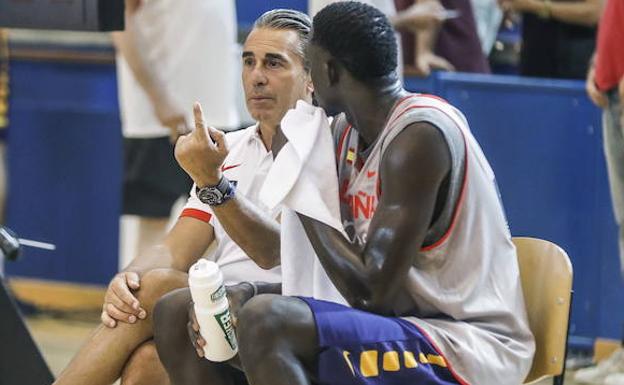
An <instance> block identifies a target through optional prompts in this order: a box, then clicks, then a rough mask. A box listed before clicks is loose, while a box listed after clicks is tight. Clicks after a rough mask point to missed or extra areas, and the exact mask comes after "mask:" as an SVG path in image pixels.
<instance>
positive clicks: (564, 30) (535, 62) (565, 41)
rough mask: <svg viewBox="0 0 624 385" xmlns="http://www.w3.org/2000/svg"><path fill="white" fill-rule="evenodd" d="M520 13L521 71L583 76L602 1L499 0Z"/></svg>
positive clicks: (548, 76)
mask: <svg viewBox="0 0 624 385" xmlns="http://www.w3.org/2000/svg"><path fill="white" fill-rule="evenodd" d="M500 3H501V7H502V8H503V9H504V10H506V11H515V12H519V13H522V50H521V52H520V74H521V75H523V76H535V77H547V78H564V79H584V78H585V75H587V67H588V65H589V59H590V58H591V55H592V52H593V51H594V47H595V42H596V24H597V23H598V19H599V18H600V14H601V12H602V8H603V3H604V0H579V1H575V0H562V1H558V0H554V1H551V0H500Z"/></svg>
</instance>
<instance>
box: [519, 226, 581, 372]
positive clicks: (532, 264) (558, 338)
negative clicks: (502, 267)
mask: <svg viewBox="0 0 624 385" xmlns="http://www.w3.org/2000/svg"><path fill="white" fill-rule="evenodd" d="M513 242H514V244H515V245H516V249H517V251H518V265H519V267H520V278H521V280H522V291H523V292H524V301H525V304H526V309H527V314H528V316H529V326H530V328H531V331H532V332H533V335H534V336H535V347H536V349H535V357H534V358H533V366H532V367H531V371H530V372H529V375H528V376H527V378H526V380H525V383H529V382H533V381H535V380H537V379H540V378H544V377H553V376H558V375H560V374H562V372H563V370H564V361H565V353H566V343H567V334H568V322H569V316H570V302H571V300H572V264H571V263H570V259H569V258H568V255H567V254H566V252H565V251H563V249H561V248H560V247H559V246H557V245H555V244H554V243H552V242H548V241H544V240H541V239H535V238H513Z"/></svg>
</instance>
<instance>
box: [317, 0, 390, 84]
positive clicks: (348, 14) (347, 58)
mask: <svg viewBox="0 0 624 385" xmlns="http://www.w3.org/2000/svg"><path fill="white" fill-rule="evenodd" d="M312 30H313V34H312V42H313V43H314V44H317V45H319V46H321V47H323V48H325V49H326V50H327V51H329V53H330V54H331V55H332V56H333V57H334V58H336V59H337V60H338V61H339V62H340V63H342V65H344V66H345V68H346V69H347V70H348V71H349V72H351V74H352V75H353V76H354V77H356V78H358V79H360V80H366V79H372V78H379V77H382V76H385V75H389V74H390V73H391V72H393V71H396V69H397V61H398V58H397V52H398V48H397V41H396V37H395V31H394V29H393V28H392V25H391V24H390V21H389V20H388V18H387V17H386V16H385V15H384V14H383V13H382V12H381V11H380V10H378V9H377V8H375V7H372V6H370V5H367V4H364V3H360V2H356V1H340V2H337V3H333V4H330V5H328V6H327V7H325V8H323V9H322V10H321V11H320V12H319V13H317V14H316V16H315V17H314V21H313V27H312Z"/></svg>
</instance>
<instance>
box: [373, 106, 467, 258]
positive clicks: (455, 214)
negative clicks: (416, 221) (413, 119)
mask: <svg viewBox="0 0 624 385" xmlns="http://www.w3.org/2000/svg"><path fill="white" fill-rule="evenodd" d="M434 99H437V98H435V97H434ZM416 108H432V109H434V110H437V111H439V112H441V113H443V114H444V115H446V116H448V118H449V119H451V121H452V122H453V123H455V126H457V129H458V130H459V132H460V133H461V135H462V138H463V139H464V178H463V181H462V187H461V192H460V194H459V200H458V201H457V206H456V207H455V210H454V212H453V219H452V220H451V225H450V226H449V228H448V229H447V230H446V232H445V233H444V235H443V236H442V237H441V238H440V239H438V240H437V241H436V242H435V243H433V244H431V245H429V246H426V247H422V248H421V250H422V251H430V250H433V249H435V248H436V247H438V246H440V245H441V244H442V243H444V241H446V239H447V238H448V237H449V236H450V235H451V232H452V231H453V229H454V228H455V224H456V223H457V218H458V217H459V212H460V210H461V208H462V207H463V203H464V197H465V195H466V185H467V184H468V144H467V141H466V136H465V135H464V130H462V128H461V126H460V125H459V124H457V122H456V121H455V119H453V117H452V116H450V115H449V114H447V113H446V112H445V111H443V110H441V109H440V108H438V107H436V106H429V105H424V106H410V107H408V108H406V109H405V110H404V111H401V113H400V114H399V115H397V117H396V118H395V119H393V120H392V122H391V123H390V124H393V123H394V122H395V121H396V120H397V119H399V118H400V117H401V116H403V115H404V114H405V113H407V112H408V111H409V110H412V109H416ZM390 124H389V125H390ZM380 179H381V178H380ZM377 194H378V195H377V198H379V195H381V183H379V184H378V186H377Z"/></svg>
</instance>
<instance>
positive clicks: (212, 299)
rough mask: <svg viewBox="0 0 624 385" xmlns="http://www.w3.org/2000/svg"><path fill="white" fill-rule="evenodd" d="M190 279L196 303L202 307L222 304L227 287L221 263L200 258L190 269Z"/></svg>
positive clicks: (192, 294)
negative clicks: (224, 284)
mask: <svg viewBox="0 0 624 385" xmlns="http://www.w3.org/2000/svg"><path fill="white" fill-rule="evenodd" d="M188 281H189V287H190V289H191V296H192V297H193V302H195V304H197V305H199V306H200V307H213V306H217V307H219V306H222V305H221V302H222V301H223V299H224V298H225V287H224V286H223V274H222V273H221V270H220V269H219V265H217V264H216V263H214V262H212V261H208V260H205V259H200V260H199V261H197V262H196V263H195V264H194V265H193V266H191V268H190V269H189V278H188ZM226 303H227V301H226Z"/></svg>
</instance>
